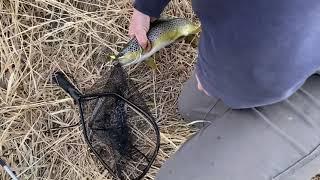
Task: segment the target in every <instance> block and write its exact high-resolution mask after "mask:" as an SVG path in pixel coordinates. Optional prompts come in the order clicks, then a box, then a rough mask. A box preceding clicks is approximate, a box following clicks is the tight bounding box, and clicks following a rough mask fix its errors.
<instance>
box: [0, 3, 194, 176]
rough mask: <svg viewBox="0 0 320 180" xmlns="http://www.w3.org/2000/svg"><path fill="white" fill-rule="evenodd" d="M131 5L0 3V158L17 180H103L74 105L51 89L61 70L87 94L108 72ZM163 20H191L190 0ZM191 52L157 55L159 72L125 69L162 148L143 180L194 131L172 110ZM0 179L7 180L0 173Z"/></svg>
mask: <svg viewBox="0 0 320 180" xmlns="http://www.w3.org/2000/svg"><path fill="white" fill-rule="evenodd" d="M131 2H132V1H131V0H123V1H116V0H103V1H102V0H82V1H79V0H2V1H0V30H1V31H0V33H1V34H0V58H1V59H0V145H1V146H0V156H1V157H2V158H3V159H4V160H5V161H6V162H7V163H8V164H9V165H10V166H11V167H12V168H13V169H14V170H15V171H16V173H17V174H18V176H19V177H20V178H21V179H59V180H60V179H108V178H110V176H109V175H108V173H107V172H105V171H101V170H100V169H99V167H98V166H97V163H96V160H95V158H94V157H93V156H92V155H91V154H90V152H89V150H88V146H87V145H86V144H85V142H84V141H83V137H82V134H81V131H80V129H79V128H78V127H75V128H71V129H64V130H61V131H59V132H58V133H53V134H48V133H46V130H48V129H49V128H54V127H57V126H66V125H72V124H76V123H78V121H79V117H78V112H77V109H76V106H75V105H74V104H73V101H72V99H71V98H70V97H68V96H67V95H66V94H65V93H64V92H63V91H62V90H61V89H59V88H58V87H56V86H54V85H52V84H51V74H52V72H54V71H55V70H63V71H64V72H66V73H69V74H70V75H72V76H73V77H74V79H75V81H76V84H77V85H78V87H79V89H80V90H82V91H85V90H86V89H88V88H90V86H91V85H92V84H93V83H94V82H95V80H97V79H98V78H100V77H101V74H102V73H103V72H104V71H107V70H108V69H109V66H110V65H109V63H108V62H107V60H108V58H107V55H108V54H109V55H110V54H112V53H116V52H118V51H119V50H120V49H121V47H122V46H123V45H124V44H125V43H126V42H127V41H128V40H129V37H128V36H127V29H128V22H129V19H130V15H131V13H132V5H131ZM164 15H167V16H176V17H186V18H188V19H190V20H193V21H196V18H195V16H194V14H193V13H192V10H191V2H190V0H172V1H171V3H170V4H169V6H168V7H167V9H166V10H165V13H164ZM195 57H196V49H195V48H194V47H192V46H191V45H190V44H189V43H184V42H183V41H182V42H177V43H175V44H174V45H172V46H170V47H168V48H166V49H163V50H161V52H160V53H158V54H157V55H156V61H157V64H158V69H157V70H151V69H149V68H148V67H147V66H145V65H144V64H140V65H135V66H132V67H129V68H127V70H128V72H129V74H130V77H131V78H132V79H134V80H135V81H136V82H137V83H138V86H139V88H140V90H141V91H142V92H143V93H147V94H148V95H149V97H150V103H151V104H152V105H153V109H152V112H153V114H154V115H155V116H156V119H157V123H158V124H159V126H160V128H161V137H162V143H161V149H160V152H159V155H158V158H157V160H156V162H155V163H154V165H153V166H152V168H151V170H150V172H149V173H148V175H147V176H146V179H153V178H154V176H155V174H156V173H157V171H158V170H159V168H160V167H161V165H162V164H163V162H164V161H165V160H166V159H167V158H168V157H169V156H170V155H172V153H174V152H175V151H176V150H177V148H179V146H180V145H181V144H182V143H183V142H184V141H185V140H186V139H187V138H188V137H189V136H190V135H191V134H192V133H193V132H194V130H192V129H190V127H189V126H187V125H186V123H184V122H183V121H182V120H181V118H180V117H179V115H178V114H177V110H176V107H177V106H176V103H177V98H178V95H179V92H180V89H181V86H182V83H183V82H184V81H185V80H186V79H187V78H188V77H189V75H190V73H191V70H192V67H193V64H194V60H195ZM0 179H9V176H8V175H7V174H5V173H4V172H3V171H2V170H1V171H0Z"/></svg>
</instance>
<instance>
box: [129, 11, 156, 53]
mask: <svg viewBox="0 0 320 180" xmlns="http://www.w3.org/2000/svg"><path fill="white" fill-rule="evenodd" d="M151 20H152V18H151V17H150V16H148V15H146V14H144V13H142V12H140V11H138V10H137V9H134V10H133V14H132V16H131V20H130V25H129V36H130V37H131V38H134V37H136V38H137V40H138V42H139V44H140V46H141V47H142V48H143V49H145V50H147V51H149V50H150V49H151V43H150V41H149V40H148V37H147V32H148V31H149V28H150V22H151Z"/></svg>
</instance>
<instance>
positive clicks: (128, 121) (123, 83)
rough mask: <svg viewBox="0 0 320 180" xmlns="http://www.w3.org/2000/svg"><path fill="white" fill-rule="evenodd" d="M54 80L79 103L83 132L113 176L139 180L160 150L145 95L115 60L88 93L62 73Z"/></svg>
mask: <svg viewBox="0 0 320 180" xmlns="http://www.w3.org/2000/svg"><path fill="white" fill-rule="evenodd" d="M55 77H56V82H57V83H58V85H60V87H62V88H63V89H64V90H65V91H66V92H67V93H69V94H70V95H71V96H72V97H73V98H74V99H75V101H76V103H77V104H78V105H79V111H80V118H81V123H82V129H83V134H84V137H85V140H86V141H87V143H88V145H89V147H90V149H91V150H92V151H93V152H94V154H95V156H96V157H97V158H98V160H99V161H100V162H101V164H102V165H103V166H104V167H105V168H106V169H107V170H108V171H109V172H110V174H112V175H113V177H115V178H116V179H121V180H127V179H128V180H129V179H130V180H131V179H141V178H142V177H143V176H144V175H145V174H146V173H147V171H148V169H149V168H150V166H151V165H152V163H153V161H154V160H155V157H156V154H157V153H158V150H159V144H160V139H159V130H158V127H157V125H156V123H155V120H154V118H153V117H152V114H151V113H150V111H149V108H148V106H147V105H146V103H145V98H144V97H143V96H142V94H141V93H140V92H139V91H138V89H137V87H136V86H135V84H134V83H133V81H131V80H130V79H129V78H128V76H127V74H126V72H125V71H124V69H123V68H122V66H121V65H120V64H118V63H115V64H114V66H113V68H112V70H111V71H109V73H106V74H105V75H103V78H101V79H100V80H98V81H97V82H96V83H95V84H94V85H93V86H92V87H91V88H90V90H89V91H88V92H86V93H85V94H82V93H80V92H79V91H77V90H76V89H75V87H74V86H72V85H71V83H70V82H68V81H67V80H66V78H65V77H64V75H63V74H62V73H61V72H58V73H55Z"/></svg>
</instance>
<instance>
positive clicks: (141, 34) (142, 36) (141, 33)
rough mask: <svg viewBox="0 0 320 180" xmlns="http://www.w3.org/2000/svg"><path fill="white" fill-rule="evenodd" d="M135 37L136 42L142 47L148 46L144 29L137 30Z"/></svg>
mask: <svg viewBox="0 0 320 180" xmlns="http://www.w3.org/2000/svg"><path fill="white" fill-rule="evenodd" d="M136 38H137V40H138V43H139V44H140V46H141V47H142V48H143V49H146V48H147V46H148V41H149V40H148V37H147V33H146V32H145V31H139V32H137V33H136Z"/></svg>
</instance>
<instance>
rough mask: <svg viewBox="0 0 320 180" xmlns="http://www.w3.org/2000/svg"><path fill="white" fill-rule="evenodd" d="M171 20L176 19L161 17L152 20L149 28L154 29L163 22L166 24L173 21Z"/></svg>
mask: <svg viewBox="0 0 320 180" xmlns="http://www.w3.org/2000/svg"><path fill="white" fill-rule="evenodd" d="M173 19H176V18H168V17H166V18H164V17H162V18H159V19H156V20H154V21H152V22H151V23H150V27H154V26H156V25H157V24H160V23H164V22H168V21H171V20H173Z"/></svg>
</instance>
